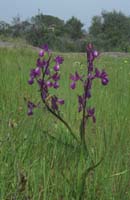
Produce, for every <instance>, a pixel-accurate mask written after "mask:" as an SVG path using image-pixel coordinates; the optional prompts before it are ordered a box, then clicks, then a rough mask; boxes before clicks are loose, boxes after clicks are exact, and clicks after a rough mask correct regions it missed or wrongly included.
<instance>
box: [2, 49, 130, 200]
mask: <svg viewBox="0 0 130 200" xmlns="http://www.w3.org/2000/svg"><path fill="white" fill-rule="evenodd" d="M63 56H64V59H65V62H64V64H63V65H62V69H61V71H62V72H61V76H62V79H61V81H60V85H61V88H60V89H59V90H58V93H59V96H61V97H63V98H64V99H65V102H66V104H65V105H64V107H63V108H62V112H63V115H64V118H65V119H66V120H67V121H68V122H69V123H70V125H71V126H72V128H73V130H74V132H75V134H78V127H79V123H80V117H81V116H80V114H79V113H78V112H77V94H78V93H81V88H80V85H78V88H77V90H76V91H74V92H72V91H71V90H70V89H69V84H70V81H69V74H70V73H71V72H74V71H75V69H76V70H78V71H85V70H86V56H85V55H84V54H63ZM36 58H37V52H34V51H32V50H30V49H18V48H14V49H6V48H1V49H0V72H1V78H0V97H1V98H0V126H1V128H0V199H1V200H14V199H16V200H22V199H23V200H25V199H31V200H32V199H33V200H78V199H79V194H80V191H81V189H82V188H81V186H82V184H81V182H82V175H83V172H84V170H85V168H86V167H88V166H89V161H88V163H86V162H85V161H84V159H83V155H82V152H81V151H80V149H79V148H78V146H76V145H75V144H74V142H73V140H72V138H71V137H70V136H69V134H68V131H67V130H66V128H65V127H64V126H62V125H60V124H59V122H58V121H57V120H56V119H54V118H53V117H52V116H50V114H49V113H48V112H47V111H46V110H40V109H36V110H35V113H34V115H33V116H32V117H28V116H27V114H26V113H27V107H26V102H25V101H24V98H25V97H26V98H29V99H31V100H32V99H33V101H34V102H37V101H38V90H37V89H36V88H35V86H33V87H30V86H29V85H28V84H27V80H28V77H29V70H30V67H32V68H33V67H35V60H36ZM125 60H127V61H128V62H127V63H126V62H124V61H125ZM95 65H97V66H99V67H100V66H101V68H105V69H106V70H107V72H108V74H109V78H110V83H109V85H108V86H107V87H106V88H104V87H102V86H101V85H100V84H97V81H98V80H96V82H95V83H94V88H93V91H92V92H93V95H92V96H93V98H92V100H91V102H90V104H91V103H92V105H95V108H96V118H97V122H96V124H95V125H94V126H93V124H92V122H91V120H89V123H88V127H87V135H86V140H87V144H88V147H89V152H90V154H91V157H92V158H93V160H94V162H95V163H96V162H98V161H99V160H100V158H101V157H102V156H103V157H104V160H103V162H102V163H101V164H100V165H99V166H98V167H97V168H96V169H95V170H92V171H91V172H90V173H89V175H88V176H87V179H86V185H85V196H84V199H85V200H89V199H91V200H95V199H99V200H127V199H128V200H129V199H130V136H129V135H130V58H123V57H116V58H115V57H114V58H112V57H107V56H101V57H100V58H99V59H98V60H97V61H96V63H95Z"/></svg>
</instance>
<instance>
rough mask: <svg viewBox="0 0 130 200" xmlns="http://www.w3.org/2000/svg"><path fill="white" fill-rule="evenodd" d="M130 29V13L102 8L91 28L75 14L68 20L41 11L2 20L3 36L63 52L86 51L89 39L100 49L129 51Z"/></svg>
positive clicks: (0, 30) (0, 24)
mask: <svg viewBox="0 0 130 200" xmlns="http://www.w3.org/2000/svg"><path fill="white" fill-rule="evenodd" d="M86 21H87V19H86ZM129 30H130V17H129V16H125V15H124V14H123V13H121V12H117V11H112V12H106V11H103V12H102V13H101V15H100V16H94V17H93V18H92V22H91V25H90V27H89V29H88V30H85V29H84V25H83V23H82V22H81V21H80V20H79V19H77V18H76V17H74V16H73V17H71V18H70V19H69V20H67V21H66V22H65V21H63V20H62V19H59V18H58V17H54V16H50V15H44V14H42V13H40V12H39V13H38V14H37V15H36V16H33V17H32V18H31V19H28V20H25V21H21V19H20V17H19V16H16V17H14V18H13V20H12V23H11V24H8V23H6V22H4V21H0V36H1V37H2V36H3V35H4V37H5V36H6V37H11V38H12V37H13V38H18V37H20V38H22V39H24V40H26V41H27V42H28V43H29V44H32V45H34V46H40V45H42V44H43V43H44V44H45V43H47V44H48V45H49V46H50V48H51V49H53V50H55V51H62V52H66V51H69V52H70V51H72V52H84V51H85V46H86V43H88V42H90V41H91V42H92V43H94V45H95V47H96V48H98V49H99V50H100V51H125V52H127V51H129V50H130V31H129Z"/></svg>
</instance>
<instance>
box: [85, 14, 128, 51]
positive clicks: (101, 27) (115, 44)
mask: <svg viewBox="0 0 130 200" xmlns="http://www.w3.org/2000/svg"><path fill="white" fill-rule="evenodd" d="M129 30H130V18H129V17H127V16H125V15H124V14H122V13H121V12H116V11H112V12H106V11H103V12H102V14H101V16H95V17H93V19H92V25H91V26H90V28H89V34H90V35H92V38H93V41H94V43H95V44H96V46H98V48H103V49H104V50H107V51H110V50H122V49H123V48H125V49H126V48H128V46H130V31H129Z"/></svg>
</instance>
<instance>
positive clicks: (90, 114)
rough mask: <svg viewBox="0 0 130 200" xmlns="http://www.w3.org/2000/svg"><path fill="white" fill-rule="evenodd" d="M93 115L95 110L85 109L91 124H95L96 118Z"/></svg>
mask: <svg viewBox="0 0 130 200" xmlns="http://www.w3.org/2000/svg"><path fill="white" fill-rule="evenodd" d="M94 113H95V108H89V109H87V118H88V117H91V118H92V120H93V122H94V123H95V122H96V117H95V115H94Z"/></svg>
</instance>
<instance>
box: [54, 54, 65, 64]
mask: <svg viewBox="0 0 130 200" xmlns="http://www.w3.org/2000/svg"><path fill="white" fill-rule="evenodd" d="M54 60H55V62H56V63H57V64H62V63H63V61H64V58H63V57H61V56H56V58H55V59H54Z"/></svg>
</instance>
